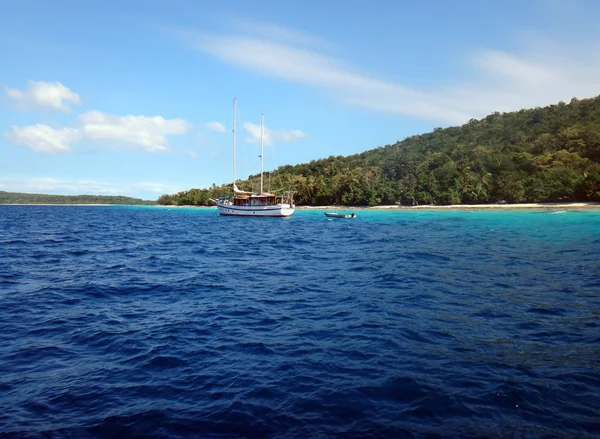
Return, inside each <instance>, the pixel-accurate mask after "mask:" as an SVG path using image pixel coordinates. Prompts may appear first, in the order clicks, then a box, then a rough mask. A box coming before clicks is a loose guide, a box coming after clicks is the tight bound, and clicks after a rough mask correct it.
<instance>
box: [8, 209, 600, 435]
mask: <svg viewBox="0 0 600 439" xmlns="http://www.w3.org/2000/svg"><path fill="white" fill-rule="evenodd" d="M599 433H600V211H588V212H575V211H569V212H552V211H532V212H529V211H519V212H486V211H479V212H460V211H448V212H437V211H435V212H431V211H430V212H427V211H417V212H415V211H409V212H381V211H376V212H371V211H368V212H363V211H359V212H358V217H357V218H356V219H354V220H333V221H332V220H328V219H327V218H325V216H324V215H323V212H322V211H316V212H313V211H309V212H307V211H298V212H296V214H294V215H293V216H292V217H290V218H287V219H277V218H231V217H220V216H218V214H217V213H216V211H215V210H207V209H169V208H147V207H146V208H139V207H136V208H133V207H82V206H75V207H68V206H0V436H2V437H13V436H14V437H45V438H71V437H156V438H158V437H199V438H217V437H218V438H228V437H268V438H271V437H272V438H275V437H277V438H279V437H295V438H313V437H319V438H321V437H322V438H329V437H335V438H347V437H364V438H385V437H425V436H430V437H482V436H486V437H536V438H537V437H580V438H583V437H594V436H595V435H596V437H597V435H598V434H599Z"/></svg>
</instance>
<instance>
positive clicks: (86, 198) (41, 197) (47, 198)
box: [0, 191, 156, 205]
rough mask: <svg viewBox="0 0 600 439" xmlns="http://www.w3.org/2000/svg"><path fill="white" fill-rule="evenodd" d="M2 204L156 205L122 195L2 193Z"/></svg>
mask: <svg viewBox="0 0 600 439" xmlns="http://www.w3.org/2000/svg"><path fill="white" fill-rule="evenodd" d="M0 204H119V205H140V204H147V205H151V204H156V203H155V202H154V201H147V200H141V199H139V198H131V197H123V196H120V195H46V194H26V193H19V192H4V191H0Z"/></svg>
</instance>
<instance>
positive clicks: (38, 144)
mask: <svg viewBox="0 0 600 439" xmlns="http://www.w3.org/2000/svg"><path fill="white" fill-rule="evenodd" d="M190 126H191V125H190V124H189V123H188V122H186V121H185V120H182V119H165V118H163V117H161V116H154V117H148V116H115V115H112V114H106V113H102V112H100V111H90V112H87V113H84V114H82V115H80V116H79V127H77V128H58V129H57V128H52V127H50V126H48V125H43V124H36V125H29V126H23V127H17V126H11V129H10V131H9V132H8V133H6V136H7V137H8V138H9V140H10V141H11V142H12V143H13V144H15V145H18V146H27V147H29V148H31V149H32V150H34V151H36V152H44V153H60V152H68V151H70V150H71V144H73V143H76V142H78V141H80V140H83V139H89V140H99V141H113V142H115V143H116V144H115V145H114V146H115V147H116V148H133V149H140V150H143V151H147V152H163V151H167V150H169V148H170V147H169V143H168V141H167V139H166V136H167V135H176V134H185V133H186V132H187V130H188V129H189V128H190Z"/></svg>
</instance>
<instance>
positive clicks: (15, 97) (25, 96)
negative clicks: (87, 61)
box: [6, 81, 81, 112]
mask: <svg viewBox="0 0 600 439" xmlns="http://www.w3.org/2000/svg"><path fill="white" fill-rule="evenodd" d="M27 85H28V88H27V89H26V90H23V91H21V90H18V89H16V88H7V89H6V94H7V95H8V97H9V98H10V99H11V100H12V101H13V102H14V103H15V105H16V107H17V108H18V109H20V110H59V111H65V112H68V111H69V106H68V103H72V104H80V103H81V99H80V98H79V95H78V94H77V93H74V92H72V91H71V90H69V89H68V88H67V87H65V86H64V85H63V84H61V83H60V82H43V81H39V82H38V81H29V82H28V83H27Z"/></svg>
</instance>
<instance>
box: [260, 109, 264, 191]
mask: <svg viewBox="0 0 600 439" xmlns="http://www.w3.org/2000/svg"><path fill="white" fill-rule="evenodd" d="M264 136H265V115H264V114H261V115H260V193H261V194H262V193H263V169H264V166H263V165H264V158H263V157H264V155H265V148H264V144H263V137H264Z"/></svg>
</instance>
